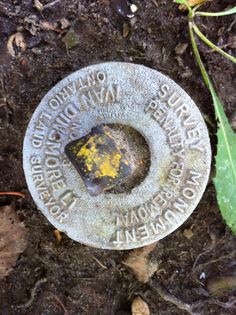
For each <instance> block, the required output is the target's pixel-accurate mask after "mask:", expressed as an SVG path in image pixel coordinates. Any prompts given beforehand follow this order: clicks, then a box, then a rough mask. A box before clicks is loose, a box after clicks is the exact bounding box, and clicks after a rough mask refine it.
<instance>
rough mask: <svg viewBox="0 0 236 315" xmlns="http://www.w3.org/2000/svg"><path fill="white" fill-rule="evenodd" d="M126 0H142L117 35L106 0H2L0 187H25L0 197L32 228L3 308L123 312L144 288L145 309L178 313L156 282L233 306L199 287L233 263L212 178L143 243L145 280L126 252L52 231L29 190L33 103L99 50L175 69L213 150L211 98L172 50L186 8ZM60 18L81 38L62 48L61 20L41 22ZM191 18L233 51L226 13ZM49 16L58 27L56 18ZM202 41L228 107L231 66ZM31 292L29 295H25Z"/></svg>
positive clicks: (224, 296)
mask: <svg viewBox="0 0 236 315" xmlns="http://www.w3.org/2000/svg"><path fill="white" fill-rule="evenodd" d="M41 2H42V3H43V4H46V3H47V2H51V1H47V0H41ZM135 3H136V4H137V6H138V7H139V11H138V13H137V15H136V22H135V23H134V24H132V27H131V29H130V33H129V34H128V36H127V37H124V36H123V35H122V25H123V22H124V20H123V19H122V18H121V17H119V16H118V15H116V14H115V13H114V11H112V10H111V8H110V6H109V1H108V0H100V1H90V0H87V1H86V0H61V1H58V2H57V3H55V4H54V5H52V6H50V7H48V8H47V9H45V10H44V11H43V12H42V14H41V13H40V12H38V11H37V9H36V8H35V7H34V5H33V1H32V0H12V1H8V0H2V1H0V51H1V55H0V93H1V94H2V95H1V96H0V98H1V100H0V169H1V176H0V191H19V192H25V193H26V198H25V199H24V200H22V199H15V198H13V197H11V198H10V197H0V206H2V205H6V204H12V205H13V206H14V207H15V208H16V210H17V213H18V214H19V215H20V218H21V219H22V221H24V223H25V225H26V226H27V227H28V231H29V233H28V234H29V237H28V246H27V249H26V250H25V251H24V253H23V254H22V255H21V256H20V257H19V259H18V261H17V264H16V266H15V268H14V269H13V271H12V272H11V273H10V274H9V275H8V276H7V277H6V278H4V279H3V280H1V282H0V314H4V315H8V314H12V315H23V314H27V315H39V314H44V315H46V314H48V315H60V314H70V315H80V314H81V315H84V314H86V315H113V314H114V315H115V314H117V315H118V314H120V315H121V314H123V315H124V314H126V315H128V314H131V312H130V305H131V303H132V300H133V299H134V297H135V296H136V295H140V296H142V297H143V298H144V299H145V300H146V302H147V303H148V304H149V306H150V310H151V314H153V315H157V314H161V315H171V314H172V315H181V314H187V313H186V311H184V310H181V309H180V308H181V306H179V308H178V307H177V306H176V305H174V304H173V303H171V302H167V301H166V300H165V299H163V297H161V296H160V294H158V290H156V288H158V286H159V285H161V286H163V287H164V288H165V289H166V290H167V291H168V292H169V293H170V294H171V295H172V296H175V297H176V298H178V299H179V300H180V301H182V302H183V303H188V304H192V303H194V302H199V303H198V305H197V307H196V312H198V313H200V314H213V315H220V314H222V315H223V314H236V305H233V303H231V304H230V303H228V304H226V303H227V302H232V301H233V300H234V299H236V296H235V295H236V290H233V289H232V290H228V291H227V292H226V293H221V294H220V295H219V296H218V297H212V296H210V294H209V292H208V290H207V283H208V281H209V280H211V279H215V278H217V277H223V276H225V275H229V274H230V275H233V274H235V272H236V250H235V248H236V238H235V237H234V236H233V235H232V233H231V232H230V231H229V230H228V229H227V227H226V225H225V223H224V222H223V220H222V218H221V215H220V212H219V209H218V206H217V203H216V194H215V190H214V187H213V184H212V182H210V183H209V185H208V187H207V189H206V192H205V194H204V197H203V199H202V201H201V202H200V204H199V206H198V207H197V209H196V210H195V212H194V213H193V215H192V216H191V217H190V218H189V219H188V220H187V222H186V223H185V224H184V225H183V226H182V227H181V228H179V229H178V230H177V231H176V232H174V233H172V234H171V235H170V236H168V237H166V238H165V239H163V240H162V241H160V242H158V244H157V246H156V249H155V250H154V251H153V253H152V255H153V259H156V260H158V262H159V269H158V270H157V272H156V274H155V275H154V276H153V278H152V280H150V281H149V282H148V283H146V284H142V283H140V282H138V281H137V280H136V278H135V276H134V275H133V274H132V273H131V272H130V271H129V270H128V269H127V268H126V267H125V266H124V265H123V264H122V260H123V259H124V257H125V256H126V255H127V252H113V251H105V250H98V249H93V248H89V247H86V246H83V245H81V244H79V243H76V242H73V241H72V240H70V239H69V238H68V237H67V236H66V235H63V237H62V241H61V242H60V243H57V241H56V239H55V237H54V233H53V230H54V229H53V227H52V226H51V225H50V224H49V223H48V221H47V220H46V218H45V217H44V216H43V215H42V214H41V213H40V212H39V211H38V210H37V209H36V206H35V204H34V202H33V201H32V199H31V197H30V195H29V193H28V190H27V186H26V182H25V178H24V174H23V169H22V142H23V138H24V133H25V130H26V127H27V124H28V122H29V119H30V117H31V115H32V113H33V112H34V110H35V108H36V106H37V105H38V103H39V101H40V100H41V98H42V97H43V95H44V94H45V93H46V92H47V91H48V90H49V89H51V88H52V87H53V86H54V85H55V83H57V82H58V81H59V80H61V79H62V78H64V77H65V76H67V75H68V74H70V73H71V72H73V71H75V70H77V69H80V68H81V67H84V66H86V65H88V64H93V63H98V62H101V61H111V60H113V61H114V60H116V61H129V62H135V63H141V64H144V65H146V66H149V67H151V68H154V69H157V70H160V71H161V72H163V73H164V74H166V75H168V76H170V77H171V78H172V79H174V80H175V81H176V82H177V83H178V84H180V85H181V86H182V87H183V88H184V89H185V90H186V91H187V92H188V93H189V94H190V96H191V97H192V98H193V99H194V100H195V102H196V103H197V105H198V106H199V108H200V110H201V112H202V114H203V115H204V117H205V118H206V122H207V123H208V127H209V132H210V135H211V140H212V148H213V152H214V153H215V151H216V146H215V143H216V139H215V136H214V134H215V129H216V128H215V120H214V111H213V106H212V100H211V97H210V95H209V93H208V92H207V90H206V88H205V87H204V84H203V81H202V78H201V76H200V73H199V69H198V68H197V66H196V64H195V62H194V58H193V55H192V51H191V47H190V45H189V46H188V48H187V50H186V52H185V53H184V54H182V55H181V56H179V57H178V58H177V55H176V53H175V47H176V46H177V45H178V44H179V43H188V42H189V38H188V31H187V17H186V14H185V13H181V12H180V11H179V10H178V6H177V5H176V4H174V3H172V0H156V3H157V5H155V3H154V1H152V0H147V1H141V0H136V1H135ZM233 4H234V5H235V0H218V1H212V2H211V3H210V4H207V5H205V7H204V9H205V10H209V11H210V10H211V11H218V10H223V9H225V8H226V7H227V6H229V5H233ZM62 18H67V19H68V20H69V21H70V24H71V27H73V29H74V31H75V32H76V34H77V40H78V45H77V46H76V47H74V48H73V49H70V50H67V49H66V47H65V44H64V42H63V41H62V37H64V35H65V34H66V31H67V30H65V33H64V34H61V33H59V32H57V31H54V30H49V29H45V27H44V29H43V27H42V23H41V24H40V21H41V22H42V21H47V22H50V23H54V22H58V21H60V20H61V19H62ZM198 24H199V25H200V27H201V29H202V30H203V31H204V32H205V33H206V34H207V35H208V36H209V37H210V38H211V39H212V40H213V41H214V42H215V43H218V44H219V45H222V46H224V45H226V46H225V49H226V51H228V52H231V53H234V54H235V50H233V49H232V48H230V46H229V45H228V44H229V39H230V38H231V37H232V36H233V35H235V30H236V23H235V20H234V17H232V16H228V17H224V18H198ZM56 28H57V29H58V28H59V29H60V24H58V25H57V26H56ZM17 31H20V32H23V34H24V36H25V38H26V42H27V46H28V47H27V49H26V50H25V51H24V52H21V53H19V54H18V55H17V56H16V57H11V56H10V55H9V53H8V52H7V48H6V42H7V40H8V39H9V37H10V36H11V35H12V34H14V33H16V32H17ZM200 49H201V52H202V56H203V59H204V62H205V64H206V66H207V69H208V70H209V73H210V75H211V76H212V78H213V80H214V82H215V85H216V87H217V90H218V92H219V95H220V97H221V99H222V101H223V102H224V107H225V110H226V113H227V115H228V117H231V115H233V114H234V110H235V105H236V92H235V86H236V71H235V66H233V64H231V63H230V62H229V61H226V60H225V59H223V58H222V57H221V56H219V55H217V54H216V53H213V52H212V51H209V49H208V48H207V47H205V46H204V45H203V44H200ZM190 70H191V71H190ZM190 228H191V230H192V231H193V236H192V237H191V239H187V238H186V237H184V235H183V231H184V230H185V229H190ZM96 259H97V260H99V261H100V262H101V263H102V265H104V266H105V268H104V267H102V266H101V265H100V264H99V263H98V262H97V260H96ZM35 286H36V287H35ZM34 288H36V289H34ZM31 296H32V301H31V302H32V303H31V302H29V303H28V301H29V300H30V298H31ZM59 300H60V301H61V303H62V304H61V303H60V302H59ZM229 304H230V305H229ZM63 305H64V307H65V308H66V310H67V313H66V311H65V310H63Z"/></svg>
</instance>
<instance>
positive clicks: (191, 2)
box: [179, 0, 209, 11]
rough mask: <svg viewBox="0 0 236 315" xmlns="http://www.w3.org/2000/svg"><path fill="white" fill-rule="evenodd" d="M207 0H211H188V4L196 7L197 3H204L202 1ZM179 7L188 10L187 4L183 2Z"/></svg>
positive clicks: (205, 0)
mask: <svg viewBox="0 0 236 315" xmlns="http://www.w3.org/2000/svg"><path fill="white" fill-rule="evenodd" d="M207 1H209V0H188V4H189V5H190V7H195V6H196V5H198V4H202V3H204V2H207ZM179 9H180V10H182V11H185V10H187V7H186V5H185V4H181V5H180V6H179Z"/></svg>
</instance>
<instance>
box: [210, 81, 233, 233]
mask: <svg viewBox="0 0 236 315" xmlns="http://www.w3.org/2000/svg"><path fill="white" fill-rule="evenodd" d="M209 86H210V92H211V95H212V98H213V102H214V107H215V111H216V116H217V118H218V131H217V140H218V144H217V155H216V157H215V160H216V176H215V178H214V179H213V181H214V184H215V188H216V193H217V201H218V204H219V207H220V211H221V214H222V216H223V218H224V219H225V221H226V224H227V225H228V226H229V227H230V228H231V229H232V231H233V232H234V233H235V234H236V134H235V133H234V131H233V130H232V128H231V126H230V124H229V122H228V119H227V117H226V115H225V112H224V109H223V106H222V103H221V101H220V99H219V97H218V96H217V94H216V92H215V90H214V88H213V85H212V84H210V85H209Z"/></svg>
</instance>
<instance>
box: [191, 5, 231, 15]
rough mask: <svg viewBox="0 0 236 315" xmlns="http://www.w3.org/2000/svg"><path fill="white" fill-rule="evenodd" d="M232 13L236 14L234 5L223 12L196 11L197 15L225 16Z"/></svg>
mask: <svg viewBox="0 0 236 315" xmlns="http://www.w3.org/2000/svg"><path fill="white" fill-rule="evenodd" d="M230 14H236V7H233V8H231V9H229V10H225V11H222V12H196V13H195V15H200V16H225V15H230Z"/></svg>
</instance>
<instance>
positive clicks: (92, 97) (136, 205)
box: [23, 62, 211, 249]
mask: <svg viewBox="0 0 236 315" xmlns="http://www.w3.org/2000/svg"><path fill="white" fill-rule="evenodd" d="M116 123H119V124H124V125H128V126H131V127H133V128H134V129H136V130H137V131H138V132H139V133H140V134H142V135H143V136H144V138H145V139H146V141H147V143H148V146H149V149H150V153H151V162H150V169H149V172H148V174H147V176H146V177H145V179H144V180H143V181H142V182H141V183H140V184H139V185H137V186H135V187H134V188H133V189H132V191H131V192H129V193H119V194H112V193H107V194H105V193H101V194H99V195H97V196H91V195H90V194H89V192H88V190H87V188H86V186H85V185H84V182H83V179H82V178H81V176H80V175H79V173H78V172H77V171H76V169H75V167H74V166H73V165H72V164H71V162H70V161H69V159H68V158H67V156H66V155H65V152H64V149H65V147H66V145H67V144H68V143H70V142H71V141H73V140H75V139H78V138H82V137H84V136H86V135H87V134H88V133H89V132H90V131H91V130H92V129H93V128H94V127H95V126H98V125H101V124H116ZM23 155H24V156H23V158H24V171H25V176H26V180H27V183H28V187H29V190H30V192H31V194H32V196H33V198H34V200H35V202H36V204H37V206H38V208H39V209H40V210H41V211H42V212H43V213H44V214H45V216H46V217H47V218H48V220H49V221H50V222H51V223H52V224H53V225H54V226H55V227H56V228H57V229H59V230H61V231H63V232H65V233H66V234H68V236H69V237H71V238H72V239H74V240H76V241H79V242H81V243H85V244H88V245H91V246H95V247H99V248H107V249H131V248H136V247H140V246H144V245H147V244H150V243H152V242H154V241H156V240H159V239H162V238H163V237H165V236H166V235H168V234H170V233H171V232H172V231H174V230H175V229H176V228H178V227H179V226H180V225H181V224H182V223H183V222H184V221H185V220H186V219H187V218H188V217H189V216H190V214H191V213H192V211H193V210H194V208H195V207H196V206H197V204H198V202H199V200H200V199H201V196H202V194H203V192H204V190H205V187H206V184H207V181H208V176H209V171H210V162H211V150H210V142H209V137H208V132H207V128H206V126H205V123H204V121H203V118H202V116H201V114H200V112H199V110H198V108H197V107H196V105H195V104H194V102H193V101H192V99H191V98H190V97H189V96H188V95H187V94H186V93H185V92H184V91H183V90H182V89H181V88H180V87H179V86H178V85H177V84H176V83H175V82H174V81H172V80H171V79H169V78H168V77H166V76H164V75H162V74H161V73H159V72H157V71H155V70H152V69H149V68H146V67H144V66H141V65H135V64H129V63H119V62H110V63H103V64H98V65H92V66H89V67H86V68H83V69H81V70H79V71H77V72H75V73H72V74H71V75H70V76H68V77H67V78H65V79H64V80H62V81H61V82H59V83H58V84H57V85H56V86H55V87H53V88H52V89H51V90H50V91H49V92H48V93H47V95H46V96H45V97H44V98H43V99H42V101H41V103H40V104H39V106H38V108H37V109H36V111H35V112H34V114H33V117H32V119H31V121H30V123H29V126H28V128H27V131H26V135H25V140H24V150H23Z"/></svg>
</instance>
